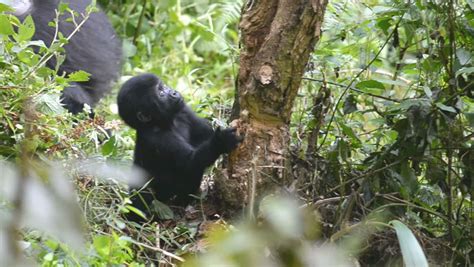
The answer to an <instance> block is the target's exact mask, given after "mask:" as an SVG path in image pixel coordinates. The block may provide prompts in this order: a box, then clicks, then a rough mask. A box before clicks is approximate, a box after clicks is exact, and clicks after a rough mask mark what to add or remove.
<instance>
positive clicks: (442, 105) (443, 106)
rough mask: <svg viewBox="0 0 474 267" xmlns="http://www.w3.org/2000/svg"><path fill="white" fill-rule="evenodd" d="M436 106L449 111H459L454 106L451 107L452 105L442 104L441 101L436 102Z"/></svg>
mask: <svg viewBox="0 0 474 267" xmlns="http://www.w3.org/2000/svg"><path fill="white" fill-rule="evenodd" d="M436 106H437V107H438V108H439V109H441V110H444V111H447V112H451V113H457V112H456V109H454V108H453V107H450V106H446V105H444V104H441V103H436Z"/></svg>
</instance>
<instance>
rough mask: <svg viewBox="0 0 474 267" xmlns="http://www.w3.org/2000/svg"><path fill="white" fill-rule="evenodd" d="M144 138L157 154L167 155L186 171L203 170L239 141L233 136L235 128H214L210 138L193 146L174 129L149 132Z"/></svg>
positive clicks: (179, 167)
mask: <svg viewBox="0 0 474 267" xmlns="http://www.w3.org/2000/svg"><path fill="white" fill-rule="evenodd" d="M146 139H147V143H148V144H150V145H152V147H153V149H154V150H155V151H156V153H157V154H160V155H168V156H169V157H170V159H172V161H173V162H174V164H175V165H176V167H177V168H178V170H181V171H183V172H186V173H187V172H195V171H196V170H204V169H205V168H207V167H209V166H210V165H212V163H214V162H215V161H216V160H217V158H218V157H219V155H221V154H223V153H228V152H230V151H231V150H232V149H234V148H235V147H236V146H237V145H238V143H239V142H240V139H238V138H236V137H235V129H232V128H229V129H224V130H220V129H218V130H216V131H215V132H213V134H212V137H211V138H209V139H207V140H205V141H204V142H201V143H200V144H199V145H197V146H195V147H194V146H192V145H191V144H189V143H188V142H187V141H186V140H185V139H184V138H183V137H182V136H181V135H179V134H177V133H176V132H174V131H162V132H158V133H156V134H152V133H149V134H148V136H147V137H146Z"/></svg>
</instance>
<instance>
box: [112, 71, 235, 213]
mask: <svg viewBox="0 0 474 267" xmlns="http://www.w3.org/2000/svg"><path fill="white" fill-rule="evenodd" d="M117 102H118V108H119V114H120V116H121V117H122V119H123V120H124V121H125V122H126V123H127V124H128V125H129V126H130V127H132V128H134V129H135V130H136V131H137V136H136V145H135V155H134V164H135V165H137V166H139V167H141V168H142V169H144V170H145V171H146V172H147V173H148V175H149V176H150V178H153V179H152V180H151V182H150V183H149V184H148V189H152V191H153V192H154V193H155V196H156V198H157V199H158V200H162V201H164V200H170V199H172V198H173V197H176V201H177V203H180V204H185V203H187V202H188V201H189V200H190V199H189V194H193V193H196V192H197V191H198V189H199V186H200V184H201V179H202V176H203V174H204V170H205V169H206V168H207V167H209V166H210V165H212V164H213V163H214V162H215V161H216V159H217V158H218V157H219V155H221V154H223V153H228V152H230V151H232V150H233V149H235V148H236V147H237V145H238V144H239V143H240V142H241V141H242V138H241V137H239V136H237V135H236V134H235V129H234V128H227V129H223V130H221V129H220V128H218V129H216V130H213V129H212V127H211V126H210V125H209V123H208V121H206V120H204V119H201V118H199V117H197V116H196V114H195V113H194V112H193V111H192V110H191V109H190V108H189V107H188V106H187V105H186V104H185V103H184V101H183V98H182V96H181V95H180V94H179V93H178V92H176V91H175V90H173V89H171V88H169V87H167V86H166V85H165V84H163V82H162V81H161V80H160V79H159V78H158V77H156V76H155V75H153V74H144V75H140V76H137V77H134V78H131V79H130V80H128V81H127V82H126V83H125V84H124V85H123V86H122V88H121V90H120V92H119V95H118V99H117ZM152 200H153V196H152V195H151V194H150V193H146V192H143V193H142V194H141V197H140V196H137V197H135V198H133V199H132V201H133V202H134V206H135V207H137V208H139V209H140V210H142V211H146V210H147V209H146V208H147V205H148V204H151V202H152Z"/></svg>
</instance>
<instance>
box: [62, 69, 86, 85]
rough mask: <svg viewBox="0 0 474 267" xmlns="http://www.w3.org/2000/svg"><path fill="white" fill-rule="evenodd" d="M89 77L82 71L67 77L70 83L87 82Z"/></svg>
mask: <svg viewBox="0 0 474 267" xmlns="http://www.w3.org/2000/svg"><path fill="white" fill-rule="evenodd" d="M90 76H91V75H90V74H89V73H87V72H85V71H83V70H79V71H75V72H73V73H71V74H69V76H68V77H67V79H68V81H70V82H87V81H89V77H90Z"/></svg>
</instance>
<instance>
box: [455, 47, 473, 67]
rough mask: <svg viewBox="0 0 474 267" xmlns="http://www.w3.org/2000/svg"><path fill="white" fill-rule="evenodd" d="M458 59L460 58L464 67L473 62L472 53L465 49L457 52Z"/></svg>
mask: <svg viewBox="0 0 474 267" xmlns="http://www.w3.org/2000/svg"><path fill="white" fill-rule="evenodd" d="M456 57H457V58H458V60H459V63H461V65H462V66H464V65H467V64H469V63H470V62H471V60H472V55H471V53H470V52H469V51H467V50H466V49H464V48H458V49H457V50H456Z"/></svg>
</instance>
